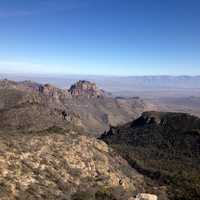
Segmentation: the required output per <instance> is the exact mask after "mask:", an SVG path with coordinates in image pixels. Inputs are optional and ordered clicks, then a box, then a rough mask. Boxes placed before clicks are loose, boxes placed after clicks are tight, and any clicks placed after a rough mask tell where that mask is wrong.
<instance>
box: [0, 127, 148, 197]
mask: <svg viewBox="0 0 200 200" xmlns="http://www.w3.org/2000/svg"><path fill="white" fill-rule="evenodd" d="M0 149H1V150H0V199H1V200H12V199H20V200H23V199H24V200H25V199H29V200H32V199H62V200H64V199H66V200H68V199H69V200H70V199H72V200H75V199H76V200H78V199H79V200H89V199H90V200H95V199H99V200H100V199H108V200H110V199H113V200H115V199H116V200H118V199H123V200H124V199H129V198H130V197H134V196H136V194H137V193H139V192H143V191H144V190H145V183H144V179H143V176H142V175H140V174H139V173H138V172H137V171H136V170H134V169H131V167H130V166H129V165H128V163H127V162H126V161H125V160H123V159H122V158H121V157H120V156H119V155H117V154H115V153H114V152H113V151H112V149H111V148H109V147H108V146H107V145H106V144H105V143H104V142H102V141H98V140H96V139H95V138H93V137H89V136H87V135H83V134H81V133H79V132H75V131H73V130H68V131H63V130H62V129H56V128H52V129H49V130H46V131H42V132H35V133H28V134H27V133H20V132H18V133H10V132H6V133H5V132H4V131H1V132H0Z"/></svg>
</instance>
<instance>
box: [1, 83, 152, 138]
mask: <svg viewBox="0 0 200 200" xmlns="http://www.w3.org/2000/svg"><path fill="white" fill-rule="evenodd" d="M150 108H151V105H147V104H146V103H145V102H144V101H142V100H141V99H138V98H114V97H112V96H111V95H110V94H109V93H106V92H105V91H103V90H101V89H99V88H98V87H97V86H96V85H95V84H94V83H91V82H88V81H78V82H77V83H75V84H74V85H72V86H71V87H70V88H69V89H68V90H67V89H65V90H64V89H59V88H56V87H54V86H52V85H49V84H44V85H42V84H38V83H34V82H31V81H23V82H14V81H9V80H2V81H0V120H1V124H0V128H7V129H13V130H15V129H20V130H22V129H24V130H25V131H27V130H28V131H29V130H32V131H33V130H36V131H38V130H43V129H47V128H50V127H52V126H58V127H62V128H63V127H65V126H66V124H67V123H68V122H69V121H70V122H74V123H75V124H76V125H79V126H80V127H82V128H83V129H84V130H86V131H87V132H90V133H93V134H100V133H102V132H103V131H104V130H106V129H108V127H109V125H110V124H112V125H118V124H122V123H125V122H128V121H130V120H131V119H134V118H136V117H137V116H138V115H139V114H140V113H141V112H143V111H144V110H148V109H150ZM63 114H64V115H63Z"/></svg>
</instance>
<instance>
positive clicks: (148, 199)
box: [135, 193, 158, 200]
mask: <svg viewBox="0 0 200 200" xmlns="http://www.w3.org/2000/svg"><path fill="white" fill-rule="evenodd" d="M135 200H158V197H157V196H156V195H154V194H148V193H140V194H138V195H137V196H136V199H135Z"/></svg>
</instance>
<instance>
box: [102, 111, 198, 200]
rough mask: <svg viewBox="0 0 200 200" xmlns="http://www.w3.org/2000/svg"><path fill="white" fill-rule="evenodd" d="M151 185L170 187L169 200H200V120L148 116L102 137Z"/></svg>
mask: <svg viewBox="0 0 200 200" xmlns="http://www.w3.org/2000/svg"><path fill="white" fill-rule="evenodd" d="M101 139H103V140H104V141H105V142H107V143H108V144H109V145H111V146H112V147H113V148H114V149H115V150H116V151H117V152H118V153H119V154H120V155H122V156H123V157H124V158H125V159H126V160H127V161H128V162H129V164H130V165H131V166H132V167H133V168H135V169H137V170H138V171H139V172H140V173H142V174H143V175H144V176H145V177H146V179H148V180H149V182H150V184H159V185H162V186H167V191H168V195H169V198H170V199H185V200H190V199H193V200H194V199H199V198H200V193H199V191H200V179H199V170H200V167H199V166H200V119H199V118H198V117H194V116H191V115H189V114H183V113H163V112H145V113H143V114H142V115H141V117H139V118H138V119H136V120H134V121H132V122H130V123H128V124H125V125H122V126H118V127H112V128H111V129H110V130H109V131H108V132H106V133H104V134H103V135H102V136H101Z"/></svg>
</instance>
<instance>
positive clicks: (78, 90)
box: [69, 80, 105, 97]
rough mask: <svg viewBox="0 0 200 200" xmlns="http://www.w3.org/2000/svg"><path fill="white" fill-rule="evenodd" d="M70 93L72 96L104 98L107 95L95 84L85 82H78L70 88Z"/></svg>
mask: <svg viewBox="0 0 200 200" xmlns="http://www.w3.org/2000/svg"><path fill="white" fill-rule="evenodd" d="M69 92H70V93H71V95H72V96H87V97H102V96H104V95H105V94H104V91H103V90H100V89H99V88H98V87H97V86H96V84H95V83H91V82H89V81H85V80H81V81H78V82H76V83H75V84H74V85H72V86H71V87H70V89H69Z"/></svg>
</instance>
